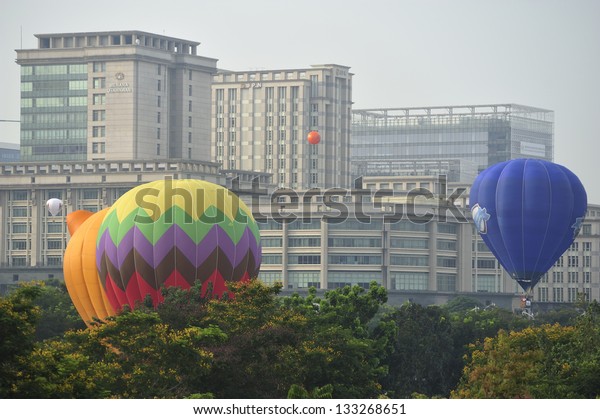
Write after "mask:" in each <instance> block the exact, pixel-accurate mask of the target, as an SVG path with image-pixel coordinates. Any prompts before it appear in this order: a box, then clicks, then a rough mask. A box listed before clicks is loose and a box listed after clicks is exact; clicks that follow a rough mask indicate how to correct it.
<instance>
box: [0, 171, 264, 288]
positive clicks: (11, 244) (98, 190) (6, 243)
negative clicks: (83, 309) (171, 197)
mask: <svg viewBox="0 0 600 419" xmlns="http://www.w3.org/2000/svg"><path fill="white" fill-rule="evenodd" d="M168 177H170V178H172V179H200V180H206V181H209V182H212V183H216V184H219V185H223V186H227V187H228V188H230V189H232V190H233V191H234V192H235V193H236V194H238V195H239V196H240V198H242V199H244V200H245V201H248V202H250V201H251V200H250V199H249V198H250V196H251V194H254V193H255V191H253V190H252V186H253V181H258V182H259V183H260V184H261V185H263V187H264V188H265V189H268V185H270V175H266V174H263V175H260V174H257V173H247V172H239V171H227V172H225V171H221V170H220V166H219V164H217V163H212V162H204V161H189V160H153V161H144V162H141V161H137V160H119V161H108V160H106V161H86V162H46V163H2V164H0V237H2V240H0V255H1V256H0V290H1V288H2V287H6V285H7V284H13V283H15V282H17V281H23V280H32V279H39V280H43V279H46V278H51V277H53V278H62V277H63V273H62V263H63V255H64V252H65V248H66V244H67V242H68V240H69V237H70V236H69V233H68V230H67V227H66V224H65V218H66V215H67V214H68V213H71V212H73V211H75V210H87V211H91V212H96V211H99V210H101V209H103V208H106V207H109V206H110V205H112V204H113V203H114V202H115V201H116V200H117V199H118V198H119V197H120V196H121V195H122V194H124V193H125V192H127V191H128V190H130V189H131V188H133V187H135V186H138V185H140V184H143V183H147V182H152V181H155V180H164V179H166V178H168ZM50 198H58V199H60V200H62V201H63V205H64V206H63V208H62V211H61V212H60V213H59V214H58V215H56V216H52V215H51V214H50V213H49V212H48V210H47V209H46V207H45V204H46V201H47V200H48V199H50Z"/></svg>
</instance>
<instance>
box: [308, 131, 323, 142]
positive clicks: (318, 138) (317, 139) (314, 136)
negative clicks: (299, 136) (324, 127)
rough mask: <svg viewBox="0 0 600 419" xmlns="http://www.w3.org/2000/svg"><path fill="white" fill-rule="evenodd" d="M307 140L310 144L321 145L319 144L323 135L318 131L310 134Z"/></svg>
mask: <svg viewBox="0 0 600 419" xmlns="http://www.w3.org/2000/svg"><path fill="white" fill-rule="evenodd" d="M306 139H307V140H308V142H309V143H310V144H313V145H314V144H319V142H320V141H321V134H319V132H318V131H311V132H309V133H308V136H307V137H306Z"/></svg>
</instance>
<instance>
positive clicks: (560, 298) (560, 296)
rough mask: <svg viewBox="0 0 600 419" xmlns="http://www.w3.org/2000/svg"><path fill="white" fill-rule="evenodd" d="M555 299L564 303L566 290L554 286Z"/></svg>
mask: <svg viewBox="0 0 600 419" xmlns="http://www.w3.org/2000/svg"><path fill="white" fill-rule="evenodd" d="M552 294H553V301H554V302H555V303H562V302H563V301H564V291H563V289H562V288H553V289H552Z"/></svg>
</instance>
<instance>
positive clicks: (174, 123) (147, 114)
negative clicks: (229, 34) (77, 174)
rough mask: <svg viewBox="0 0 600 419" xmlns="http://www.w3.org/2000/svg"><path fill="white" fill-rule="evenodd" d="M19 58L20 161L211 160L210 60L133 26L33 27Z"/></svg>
mask: <svg viewBox="0 0 600 419" xmlns="http://www.w3.org/2000/svg"><path fill="white" fill-rule="evenodd" d="M36 38H37V39H38V48H37V49H21V50H17V63H18V64H19V65H20V66H21V160H22V161H65V160H68V161H82V160H153V159H166V158H175V159H181V158H183V159H189V160H209V155H210V94H211V92H210V83H211V75H212V74H213V73H214V72H215V71H216V61H217V60H216V59H213V58H206V57H201V56H198V55H196V53H197V48H198V45H199V43H198V42H193V41H187V40H183V39H177V38H171V37H168V36H162V35H155V34H151V33H146V32H140V31H122V32H85V33H58V34H44V35H36Z"/></svg>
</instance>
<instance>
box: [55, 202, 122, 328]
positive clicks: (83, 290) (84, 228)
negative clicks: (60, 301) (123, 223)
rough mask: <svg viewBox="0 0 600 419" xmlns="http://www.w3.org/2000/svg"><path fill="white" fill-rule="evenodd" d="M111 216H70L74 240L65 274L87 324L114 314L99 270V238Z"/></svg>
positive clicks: (104, 213) (68, 217)
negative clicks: (103, 226) (101, 228)
mask: <svg viewBox="0 0 600 419" xmlns="http://www.w3.org/2000/svg"><path fill="white" fill-rule="evenodd" d="M107 212H108V208H107V209H103V210H102V211H100V212H97V213H92V212H89V211H75V212H73V213H70V214H69V215H67V225H68V227H69V232H70V233H71V239H70V240H69V244H68V245H67V249H66V250H65V256H64V263H63V272H64V276H65V285H66V286H67V291H68V292H69V296H70V297H71V300H72V301H73V305H74V306H75V308H76V309H77V312H78V313H79V315H80V316H81V318H82V319H83V321H84V322H85V323H86V324H88V325H89V324H91V323H92V322H93V321H94V319H100V320H101V319H104V318H106V317H108V316H112V315H113V314H115V310H114V309H113V308H112V306H111V305H110V303H109V302H108V299H107V298H106V294H105V292H104V289H102V285H101V283H100V278H99V277H98V271H97V269H96V238H97V237H98V230H99V228H100V224H101V223H102V220H103V219H104V216H105V215H106V213H107Z"/></svg>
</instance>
